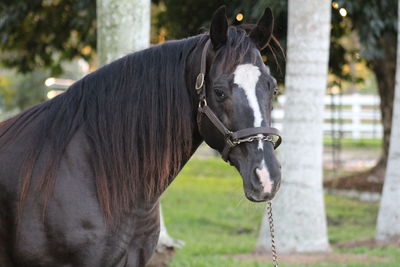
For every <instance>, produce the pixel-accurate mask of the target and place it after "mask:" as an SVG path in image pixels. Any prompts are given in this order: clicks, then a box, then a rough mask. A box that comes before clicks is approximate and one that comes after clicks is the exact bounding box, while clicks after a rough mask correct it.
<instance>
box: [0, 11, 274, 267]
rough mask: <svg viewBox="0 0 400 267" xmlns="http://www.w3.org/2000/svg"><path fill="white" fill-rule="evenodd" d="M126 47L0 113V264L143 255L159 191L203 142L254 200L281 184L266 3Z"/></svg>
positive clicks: (138, 261)
mask: <svg viewBox="0 0 400 267" xmlns="http://www.w3.org/2000/svg"><path fill="white" fill-rule="evenodd" d="M253 26H254V27H253V29H252V30H251V31H250V32H247V31H245V30H244V29H242V28H240V27H237V26H228V22H227V18H226V12H225V7H221V8H219V9H217V10H216V11H215V13H214V15H213V17H212V20H211V26H210V30H209V31H208V32H203V33H201V34H199V35H196V36H192V37H189V38H187V39H183V40H178V41H169V42H165V43H163V44H160V45H157V46H154V47H151V48H148V49H145V50H142V51H139V52H136V53H132V54H129V55H127V56H124V57H122V58H120V59H118V60H116V61H114V62H112V63H110V64H108V65H106V66H104V67H102V68H100V69H98V70H96V71H94V72H92V73H90V74H88V75H87V76H85V77H83V78H82V79H81V80H79V81H77V82H75V83H74V84H73V85H71V86H70V88H69V89H68V90H67V91H66V92H65V93H63V94H61V95H59V96H57V97H55V98H53V99H51V100H48V101H46V102H44V103H41V104H39V105H36V106H33V107H31V108H29V109H27V110H25V111H23V112H22V113H20V114H18V115H16V116H14V117H12V118H10V119H8V120H6V121H4V122H2V123H1V124H0V266H2V267H17V266H18V267H20V266H30V267H39V266H40V267H50V266H52V267H54V266H65V267H66V266H74V267H92V266H96V267H97V266H104V267H111V266H113V267H120V266H125V267H133V266H145V265H146V263H147V262H148V260H149V258H150V256H151V255H152V253H153V251H154V249H155V246H156V244H157V240H158V236H159V228H160V226H159V220H160V218H159V198H160V195H161V194H162V193H163V191H164V190H165V189H166V188H167V186H168V185H169V184H170V183H171V182H172V181H173V180H174V178H175V177H176V175H177V174H178V172H179V171H180V170H181V169H182V168H183V166H184V165H185V163H186V162H187V161H188V160H189V159H190V157H191V155H193V153H194V152H195V151H196V149H197V148H198V146H199V145H200V144H201V143H202V142H203V141H205V142H206V143H207V144H208V145H209V146H210V147H212V148H214V149H216V150H217V151H219V152H220V153H221V155H222V157H223V159H224V160H226V161H228V162H229V163H230V164H231V165H233V166H234V167H236V169H237V170H238V171H239V172H240V174H241V176H242V179H243V188H244V192H245V195H246V197H247V198H248V199H249V200H251V201H257V202H261V201H268V200H270V199H272V198H273V197H274V195H275V193H276V191H277V190H278V188H279V185H280V179H281V174H280V165H279V163H278V161H277V159H276V157H275V155H274V149H275V148H276V147H277V146H278V145H279V143H280V141H281V138H280V136H279V132H278V131H277V130H276V129H274V128H271V127H270V125H271V109H272V99H273V95H274V93H275V92H276V88H277V84H276V81H275V80H274V78H273V77H272V76H271V75H270V74H269V72H268V70H267V68H266V66H265V65H264V63H263V60H262V57H261V54H260V51H261V50H262V49H264V48H265V47H266V46H267V45H268V44H269V42H270V40H271V36H272V31H273V16H272V12H271V10H270V9H269V8H268V9H266V10H265V12H264V14H263V16H262V17H261V18H260V19H259V20H258V22H257V24H254V25H253Z"/></svg>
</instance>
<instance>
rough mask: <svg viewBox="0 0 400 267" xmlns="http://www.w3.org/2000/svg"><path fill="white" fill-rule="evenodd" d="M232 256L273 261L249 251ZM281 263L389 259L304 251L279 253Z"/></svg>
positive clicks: (303, 263)
mask: <svg viewBox="0 0 400 267" xmlns="http://www.w3.org/2000/svg"><path fill="white" fill-rule="evenodd" d="M231 257H232V258H234V259H236V260H240V261H250V262H253V261H262V262H272V259H271V255H270V254H264V253H263V254H261V253H249V254H239V255H233V256H231ZM278 260H279V263H283V264H297V265H299V264H300V265H308V264H333V263H341V264H349V263H377V264H379V263H385V262H388V261H389V259H387V258H385V257H378V256H368V255H362V254H346V253H302V254H295V253H294V254H279V255H278Z"/></svg>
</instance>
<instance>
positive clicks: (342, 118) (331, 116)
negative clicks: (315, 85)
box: [272, 94, 382, 140]
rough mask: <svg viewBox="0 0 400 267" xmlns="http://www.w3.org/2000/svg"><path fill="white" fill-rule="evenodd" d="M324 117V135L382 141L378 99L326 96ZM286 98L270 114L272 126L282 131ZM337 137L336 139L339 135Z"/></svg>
mask: <svg viewBox="0 0 400 267" xmlns="http://www.w3.org/2000/svg"><path fill="white" fill-rule="evenodd" d="M324 102H325V113H324V119H325V122H324V134H325V135H326V136H329V135H331V134H332V132H333V131H334V132H335V134H336V136H343V137H351V138H352V139H356V140H357V139H360V138H381V137H382V125H381V114H380V108H379V103H380V102H379V97H378V96H376V95H360V94H352V95H342V96H341V95H326V96H325V99H324ZM284 103H285V96H283V95H282V96H279V97H278V103H275V106H274V110H273V111H272V118H273V121H274V123H273V124H274V126H275V127H277V128H280V129H282V119H283V116H284V111H283V105H284ZM338 134H339V135H338Z"/></svg>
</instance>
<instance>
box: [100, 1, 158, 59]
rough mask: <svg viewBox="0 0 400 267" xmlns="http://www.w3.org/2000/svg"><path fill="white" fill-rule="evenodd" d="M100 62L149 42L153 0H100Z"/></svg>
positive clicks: (130, 51)
mask: <svg viewBox="0 0 400 267" xmlns="http://www.w3.org/2000/svg"><path fill="white" fill-rule="evenodd" d="M96 4H97V54H98V56H99V63H100V65H104V64H106V63H109V62H111V61H113V60H115V59H117V58H120V57H121V56H124V55H126V54H128V53H132V52H135V51H138V50H141V49H144V48H147V47H148V46H149V44H150V0H97V2H96Z"/></svg>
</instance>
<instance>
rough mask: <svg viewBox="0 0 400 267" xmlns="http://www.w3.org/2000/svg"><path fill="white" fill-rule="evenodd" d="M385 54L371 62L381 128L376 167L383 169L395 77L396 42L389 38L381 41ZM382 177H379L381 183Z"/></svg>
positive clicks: (390, 123) (387, 149)
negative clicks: (379, 151)
mask: <svg viewBox="0 0 400 267" xmlns="http://www.w3.org/2000/svg"><path fill="white" fill-rule="evenodd" d="M380 43H381V46H382V47H383V48H384V51H385V54H384V57H383V58H380V59H375V60H371V61H370V64H371V66H372V69H373V71H374V73H375V76H376V80H377V83H378V92H379V96H380V101H381V102H380V109H381V117H382V126H383V142H382V155H381V158H380V160H379V162H378V164H377V166H379V167H380V166H382V167H383V168H385V166H386V164H387V159H388V154H389V142H390V132H391V129H392V114H393V99H394V90H395V89H394V87H395V75H396V41H395V40H391V38H384V37H382V39H381V42H380ZM383 178H384V177H380V179H381V181H382V180H383Z"/></svg>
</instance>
